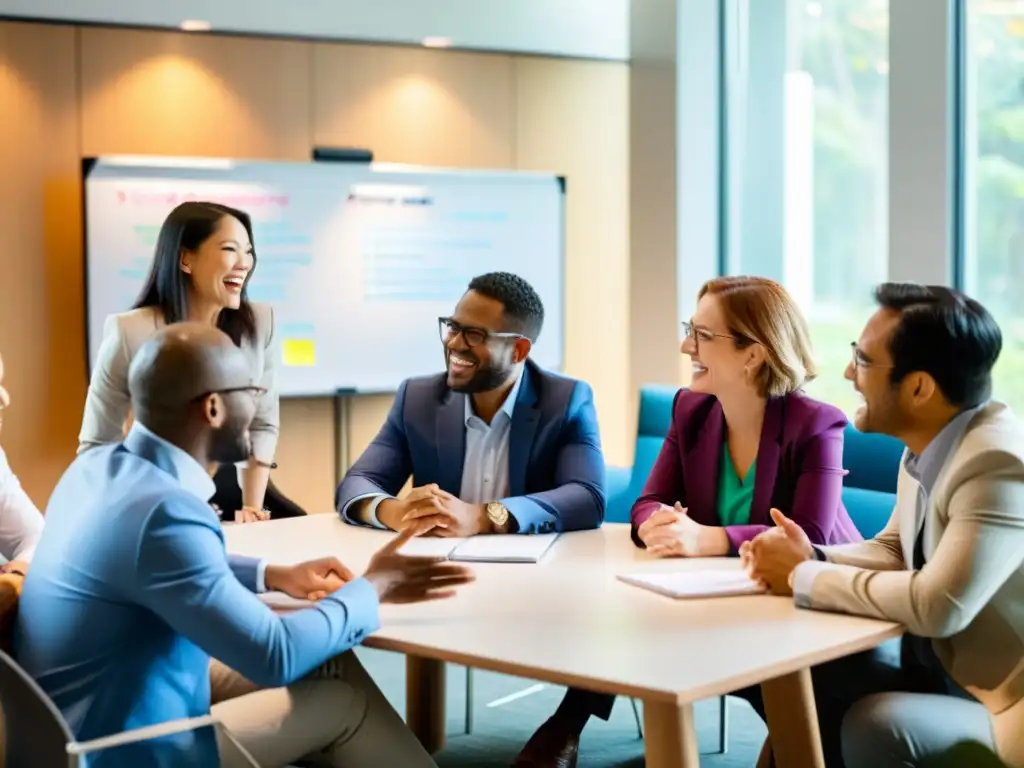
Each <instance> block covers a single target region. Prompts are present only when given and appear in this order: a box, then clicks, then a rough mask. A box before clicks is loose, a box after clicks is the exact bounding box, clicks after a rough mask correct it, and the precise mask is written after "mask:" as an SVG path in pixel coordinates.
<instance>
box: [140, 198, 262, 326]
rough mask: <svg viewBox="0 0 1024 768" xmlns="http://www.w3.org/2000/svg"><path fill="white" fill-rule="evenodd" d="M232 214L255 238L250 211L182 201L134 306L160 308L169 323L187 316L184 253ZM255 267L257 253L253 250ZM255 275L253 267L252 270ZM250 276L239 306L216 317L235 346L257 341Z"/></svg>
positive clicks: (169, 218)
mask: <svg viewBox="0 0 1024 768" xmlns="http://www.w3.org/2000/svg"><path fill="white" fill-rule="evenodd" d="M225 216H231V217H233V218H235V219H238V221H240V222H241V223H242V226H243V227H245V231H246V233H248V235H249V242H250V243H253V246H254V247H255V243H254V242H253V238H252V220H251V219H250V218H249V214H247V213H245V212H244V211H239V210H237V209H235V208H229V207H228V206H226V205H220V204H219V203H205V202H187V203H181V204H180V205H179V206H178V207H177V208H175V209H174V210H173V211H171V212H170V213H169V214H168V215H167V218H166V219H164V223H163V225H162V226H161V227H160V235H159V236H158V237H157V241H156V252H155V253H154V255H153V266H152V267H150V270H149V277H147V278H146V286H145V287H144V288H143V289H142V293H140V294H139V298H138V299H136V300H135V305H134V307H133V309H139V308H141V307H159V308H160V309H161V311H162V312H163V313H164V321H165V322H166V323H167V324H168V325H170V324H171V323H178V322H181V321H182V320H187V319H188V280H189V277H188V276H187V275H186V274H185V273H184V272H182V271H181V252H182V251H194V250H196V249H197V248H199V246H200V245H202V244H203V243H204V242H206V240H207V239H208V238H209V237H210V236H211V235H212V234H213V233H214V232H215V231H216V230H217V226H218V225H219V224H220V221H221V219H223V218H224V217H225ZM252 258H253V269H255V268H256V253H255V251H254V252H253V255H252ZM249 275H250V276H251V275H252V270H249ZM248 288H249V277H246V280H245V284H244V285H243V286H242V300H241V303H240V304H239V306H238V309H222V310H221V312H220V316H219V317H218V318H217V327H218V328H220V329H221V330H222V331H224V333H226V334H227V335H228V336H230V337H231V340H232V341H234V342H235V344H236V345H238V346H241V344H242V340H243V339H244V340H246V341H250V342H253V341H255V340H256V315H255V314H254V313H253V311H252V305H251V304H249V297H248Z"/></svg>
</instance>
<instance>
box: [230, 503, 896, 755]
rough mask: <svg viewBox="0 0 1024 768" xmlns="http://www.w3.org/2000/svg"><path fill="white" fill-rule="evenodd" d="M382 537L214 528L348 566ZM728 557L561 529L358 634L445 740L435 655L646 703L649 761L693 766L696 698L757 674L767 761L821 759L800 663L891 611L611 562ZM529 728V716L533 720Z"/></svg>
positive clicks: (335, 523) (244, 541)
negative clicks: (663, 582)
mask: <svg viewBox="0 0 1024 768" xmlns="http://www.w3.org/2000/svg"><path fill="white" fill-rule="evenodd" d="M393 535H394V534H391V533H388V532H383V531H377V530H371V529H365V528H359V527H356V526H351V525H348V524H346V523H344V522H342V521H341V520H340V519H339V518H338V516H337V515H335V514H318V515H310V516H308V517H305V518H293V519H287V520H279V521H272V522H264V523H250V524H247V525H230V526H225V536H226V540H227V549H228V552H230V553H232V554H242V555H251V556H257V557H264V558H267V559H269V560H270V561H271V562H274V563H281V564H288V563H295V562H300V561H302V560H307V559H312V558H316V557H323V556H325V555H334V556H337V557H338V558H339V559H341V560H342V562H344V563H345V564H346V565H347V566H348V567H349V568H351V569H352V570H353V571H354V572H355V573H357V574H358V573H360V572H361V571H362V570H363V569H364V568H365V567H366V564H367V563H368V562H369V559H370V556H371V555H372V554H373V553H374V552H375V551H376V550H377V549H378V548H379V547H381V546H383V545H384V543H385V542H387V541H388V539H389V538H390V537H391V536H393ZM709 565H710V566H713V567H720V568H738V567H739V563H738V561H737V560H735V559H719V560H714V561H708V560H703V561H701V560H681V559H672V560H656V559H654V558H652V557H650V556H649V555H647V554H646V552H644V551H643V550H640V549H638V548H636V547H635V546H634V545H633V543H632V542H631V541H630V538H629V526H628V525H623V524H606V525H604V526H603V527H602V528H600V529H598V530H596V531H585V532H580V533H570V534H564V535H563V536H561V537H560V538H559V539H558V541H556V542H555V544H554V546H553V547H552V549H551V550H549V552H548V553H547V555H546V556H545V557H544V558H543V559H542V560H541V562H540V563H537V564H522V563H515V564H513V563H508V564H505V563H485V564H473V565H472V566H471V567H472V568H473V570H474V571H475V573H476V577H477V580H476V582H475V583H473V584H471V585H469V586H468V587H465V588H463V589H462V590H460V592H459V594H458V596H457V597H454V598H452V599H450V600H445V601H436V602H430V603H424V604H420V605H411V606H410V605H400V606H393V605H386V606H383V608H382V610H381V624H382V626H381V629H380V630H379V631H378V632H377V633H376V634H374V635H373V636H372V637H370V638H369V639H367V640H366V642H365V645H367V646H369V647H373V648H381V649H386V650H390V651H397V652H399V653H403V654H405V655H406V656H407V667H406V672H407V679H406V686H407V707H406V720H407V722H408V723H409V726H410V727H411V728H412V729H413V731H414V732H415V733H416V734H417V736H418V737H419V738H420V739H421V740H422V742H423V743H424V745H425V746H426V747H427V749H428V750H429V751H431V752H436V751H438V750H439V749H441V748H442V747H443V746H444V740H445V733H444V727H445V724H444V719H445V718H444V714H445V706H444V705H445V701H444V695H445V691H444V665H445V663H446V662H453V663H456V664H462V665H466V666H469V667H478V668H481V669H488V670H492V671H495V672H501V673H505V674H510V675H517V676H520V677H526V678H531V679H536V680H541V681H544V682H548V683H552V684H556V685H569V686H579V687H583V688H588V689H590V690H595V691H602V692H605V693H613V694H618V695H623V696H632V697H635V698H639V699H641V700H643V703H644V737H645V755H646V765H647V766H648V768H693V767H694V766H698V765H699V764H700V758H699V757H698V752H697V736H696V730H695V728H694V720H693V708H692V705H693V703H694V702H697V701H700V700H703V699H708V698H713V697H715V696H720V695H724V694H727V693H729V692H730V691H735V690H738V689H740V688H743V687H746V686H749V685H756V684H761V686H762V691H763V694H764V700H765V708H766V710H767V716H768V727H769V732H770V733H771V738H772V747H773V749H774V753H775V758H776V764H777V765H778V766H779V768H797V767H800V768H804V767H805V766H806V767H807V768H812V767H813V768H823V766H824V760H823V758H822V753H821V741H820V735H819V733H818V727H817V718H816V714H815V707H814V697H813V691H812V688H811V680H810V669H809V668H810V667H812V666H814V665H817V664H820V663H822V662H825V661H830V660H832V659H836V658H839V657H842V656H846V655H849V654H851V653H856V652H858V651H863V650H867V649H869V648H873V647H875V646H877V645H879V644H880V643H882V642H884V641H885V640H887V639H889V638H892V637H897V636H898V635H899V634H900V633H901V631H902V630H901V628H900V627H899V626H898V625H896V624H892V623H889V622H882V621H874V620H869V619H861V618H854V617H850V616H842V615H837V614H828V613H817V612H813V611H806V610H799V609H797V608H796V607H795V606H794V605H793V602H792V600H790V599H787V598H778V597H770V596H767V595H758V596H744V597H727V598H716V599H702V600H673V599H671V598H667V597H663V596H661V595H658V594H655V593H653V592H648V591H646V590H642V589H639V588H637V587H632V586H629V585H627V584H624V583H622V582H620V581H618V580H617V579H616V575H618V574H621V573H639V572H645V571H667V570H680V569H685V568H701V567H705V568H706V567H709ZM538 725H540V723H538Z"/></svg>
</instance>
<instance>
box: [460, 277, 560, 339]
mask: <svg viewBox="0 0 1024 768" xmlns="http://www.w3.org/2000/svg"><path fill="white" fill-rule="evenodd" d="M469 290H471V291H474V292H476V293H479V294H480V295H482V296H486V297H488V298H490V299H494V300H495V301H500V302H501V304H502V306H503V307H504V308H505V330H506V331H508V332H510V333H521V334H522V335H523V336H525V337H526V338H528V339H529V340H530V341H536V340H537V337H538V336H540V330H541V327H542V326H543V325H544V303H543V302H542V301H541V300H540V296H538V295H537V292H536V291H535V290H533V286H531V285H530V284H529V283H528V282H526V281H525V280H523V278H521V277H519V275H513V274H512V273H511V272H488V273H487V274H486V275H480V276H478V277H474V278H473V279H472V280H471V281H470V283H469Z"/></svg>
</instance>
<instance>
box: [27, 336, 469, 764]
mask: <svg viewBox="0 0 1024 768" xmlns="http://www.w3.org/2000/svg"><path fill="white" fill-rule="evenodd" d="M129 390H130V392H131V398H132V408H133V410H134V413H135V424H134V426H133V427H132V429H131V431H130V432H129V433H128V435H127V436H126V438H125V440H124V442H123V443H120V444H115V445H110V446H105V447H101V448H96V449H93V450H91V451H86V452H85V453H83V454H81V455H80V456H79V457H78V458H77V459H76V460H75V462H74V463H73V464H72V465H71V467H70V468H69V469H68V471H67V472H66V473H65V474H64V477H63V478H61V480H60V483H59V484H58V485H57V488H56V489H55V490H54V493H53V496H52V497H51V499H50V504H49V506H48V508H47V519H48V523H49V524H48V526H47V527H46V529H45V530H44V533H43V536H42V539H41V541H40V543H39V546H38V549H37V551H36V555H35V559H34V561H33V565H32V569H31V570H30V571H29V575H28V578H27V579H26V583H25V590H24V593H23V595H22V598H21V604H20V611H19V622H18V628H17V635H16V650H17V656H18V659H19V661H20V662H21V663H22V665H23V666H24V667H25V669H26V670H27V671H28V673H29V674H31V675H32V676H33V677H34V678H35V679H36V680H37V681H38V682H39V684H40V685H41V686H42V688H43V689H44V690H45V691H46V692H47V693H48V694H49V695H50V697H51V698H52V699H53V701H54V703H55V704H56V705H57V706H58V707H59V708H60V710H61V712H63V714H64V717H65V718H66V719H67V721H68V723H69V724H70V726H71V728H72V730H73V731H74V733H75V736H76V737H77V738H78V739H79V740H88V739H94V738H98V737H101V736H106V735H109V734H113V733H118V732H121V731H125V730H128V729H132V728H137V727H140V726H146V725H152V724H155V723H160V722H165V721H169V720H176V719H179V718H188V717H198V716H201V715H206V714H208V713H210V711H211V698H214V699H215V700H221V701H220V703H216V704H215V705H214V706H213V708H212V711H213V714H214V715H216V716H217V717H218V719H219V720H220V721H221V722H222V723H224V724H225V725H226V726H227V728H228V730H229V731H230V732H231V733H232V734H233V736H234V737H235V738H236V739H237V740H238V742H240V743H241V745H242V746H243V747H244V748H245V749H246V750H247V751H248V752H249V753H250V754H252V756H253V757H254V758H255V759H256V761H257V762H258V763H259V765H261V766H263V768H275V767H276V766H284V765H287V764H289V763H291V762H293V761H295V760H298V759H301V758H303V757H305V756H316V757H318V758H321V759H326V761H327V762H328V763H329V764H330V765H333V766H337V767H338V768H341V766H345V768H358V767H359V766H366V767H367V768H370V767H371V766H373V768H377V767H378V766H385V765H386V766H403V768H408V767H411V768H419V767H420V766H424V767H425V766H433V765H434V762H433V760H432V759H431V758H430V756H429V755H427V753H426V752H425V751H424V750H423V749H422V747H421V746H420V744H419V742H418V741H416V739H415V738H414V737H413V735H412V734H411V733H410V732H409V730H408V729H407V728H406V726H405V724H404V723H403V722H402V721H401V719H400V718H399V716H398V715H397V713H396V712H395V711H394V710H393V709H392V708H391V707H390V705H389V704H388V703H387V701H386V700H385V699H384V697H383V696H382V695H381V693H380V691H379V690H378V689H377V688H376V686H375V685H374V684H373V682H372V680H370V678H369V676H368V675H367V674H366V672H365V671H364V670H363V668H362V667H361V666H360V665H359V662H358V661H357V660H356V658H355V656H354V655H353V654H351V653H346V654H345V655H344V656H341V657H339V658H337V659H335V657H338V656H339V654H342V653H343V652H345V651H348V650H349V649H351V648H352V647H353V646H355V645H357V644H358V643H359V642H360V641H361V640H362V639H363V638H364V637H366V636H367V635H368V634H370V633H371V632H373V631H375V630H376V629H377V627H378V622H379V619H378V610H379V604H380V603H381V602H388V601H389V600H398V599H401V600H402V601H408V600H409V599H410V598H412V600H414V601H415V600H423V599H431V598H436V597H445V596H448V595H450V594H451V589H452V588H453V587H455V586H458V585H460V584H462V583H465V582H466V581H468V580H470V578H471V576H470V575H469V573H468V572H467V571H466V570H465V569H463V568H460V567H458V566H455V565H454V564H450V563H446V562H441V561H436V560H433V559H428V558H408V557H403V556H401V555H399V554H397V550H398V548H399V547H400V546H401V544H402V543H404V540H406V539H407V538H408V536H407V535H403V536H400V537H397V538H396V539H394V540H392V541H391V542H390V543H389V544H388V546H387V547H385V548H384V549H382V550H381V551H380V552H379V553H378V554H377V555H376V556H375V557H374V558H373V560H372V561H371V563H370V566H369V567H368V569H367V571H366V573H365V574H364V576H363V577H362V578H358V579H357V578H353V576H352V574H351V573H349V572H348V571H347V570H346V569H345V567H344V566H343V565H342V564H341V563H339V562H338V561H337V560H335V559H333V558H326V559H324V560H319V561H314V562H309V563H303V564H300V565H297V566H290V567H281V566H268V565H266V564H265V563H263V562H259V561H256V560H253V559H249V558H242V557H229V556H228V555H226V554H225V551H224V540H223V535H222V532H221V526H220V522H219V521H218V519H217V516H216V514H215V513H214V511H213V510H212V509H211V508H210V505H209V503H208V502H209V499H210V497H211V496H212V494H213V492H214V485H213V481H212V480H211V478H210V476H209V474H208V472H207V470H206V467H208V466H209V465H210V464H211V463H214V462H224V463H231V462H237V461H241V460H244V459H245V458H247V457H248V456H249V452H250V444H249V424H250V422H251V421H252V418H253V414H254V413H255V410H256V399H255V396H256V395H257V394H258V392H259V391H258V388H257V387H256V386H254V384H253V382H252V380H251V379H250V372H249V367H248V363H247V361H246V359H245V356H244V355H243V353H242V352H241V350H239V349H238V347H236V346H235V345H234V344H233V343H232V342H231V340H230V339H229V338H228V337H227V336H226V335H224V334H223V333H221V332H220V331H218V330H216V329H214V328H211V327H209V326H206V325H193V324H184V323H183V324H178V325H172V326H169V327H168V328H166V329H165V330H163V331H161V332H160V333H158V334H157V335H156V336H155V337H154V338H153V339H152V340H151V341H149V342H148V343H147V344H146V345H145V346H143V347H142V349H141V350H140V351H139V352H138V354H137V355H136V357H135V359H134V360H133V362H132V365H131V368H130V370H129ZM263 589H276V590H280V591H283V592H286V593H288V594H290V595H293V596H295V597H307V596H309V595H311V594H314V593H316V594H319V593H327V594H326V596H324V597H323V598H322V599H320V600H319V601H318V602H317V603H316V604H315V606H314V607H311V608H307V609H305V610H301V611H296V612H293V613H290V614H286V615H277V614H275V613H273V612H272V611H271V610H270V609H269V608H267V607H266V606H265V605H264V604H263V603H262V602H261V601H260V600H259V599H258V598H257V597H256V595H255V593H256V592H260V591H262V590H263ZM211 656H212V657H214V658H216V659H219V660H220V661H221V662H223V665H219V664H217V663H216V662H215V663H214V669H213V672H214V674H213V681H214V690H213V691H212V696H211V684H210V679H211V675H210V672H211V670H210V658H211ZM328 661H330V662H331V663H330V664H329V665H327V666H326V667H324V668H323V669H321V670H319V671H318V672H317V673H316V674H314V675H312V676H310V673H311V672H314V671H315V670H317V669H318V667H320V666H321V665H323V664H324V663H325V662H328ZM231 670H237V672H232V671H231ZM326 670H330V672H329V673H328V672H327V671H326ZM303 678H306V679H303ZM249 681H252V682H249ZM297 681H298V682H297ZM285 686H287V687H285ZM218 689H220V690H218ZM218 736H220V735H219V734H218V735H215V734H214V733H212V732H211V731H210V729H203V730H200V731H197V732H189V733H185V734H180V735H176V736H171V737H164V738H162V739H157V740H152V741H149V742H146V743H142V744H137V745H132V746H125V747H119V748H117V749H113V750H107V751H106V752H103V753H100V754H99V755H98V756H97V757H95V758H94V759H93V760H91V761H90V765H91V766H93V768H136V766H140V765H145V766H158V767H160V768H163V767H165V766H166V768H171V766H175V767H177V766H184V765H188V766H210V767H211V768H212V767H213V766H218V765H222V764H223V765H226V766H235V765H248V763H246V762H244V758H243V757H242V755H241V753H240V752H239V751H238V750H237V749H234V748H232V745H230V744H229V743H228V742H227V741H225V740H223V737H222V736H221V737H220V744H219V745H218ZM222 761H223V762H222ZM239 761H243V762H239Z"/></svg>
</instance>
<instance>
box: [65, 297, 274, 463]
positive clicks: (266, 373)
mask: <svg viewBox="0 0 1024 768" xmlns="http://www.w3.org/2000/svg"><path fill="white" fill-rule="evenodd" d="M252 308H253V312H254V313H255V315H256V332H257V338H258V342H257V343H254V344H253V343H248V342H243V343H242V351H244V352H245V354H246V356H247V357H248V358H249V362H250V364H251V366H252V375H253V380H254V381H257V382H259V384H260V386H262V387H265V388H266V390H267V393H266V394H265V395H263V396H262V397H261V398H260V401H259V404H258V406H257V408H256V416H255V418H254V419H253V421H252V426H251V427H250V432H251V435H252V450H253V456H254V457H255V458H256V459H258V460H259V461H261V462H265V463H271V462H273V460H274V452H275V450H276V449H277V433H278V425H279V422H280V397H279V394H278V389H277V380H276V372H277V366H278V352H277V343H276V341H275V339H274V312H273V310H272V309H271V308H270V306H269V305H266V304H253V305H252ZM164 325H166V323H165V322H164V316H163V312H161V311H160V310H159V309H158V308H155V307H144V308H142V309H133V310H131V311H129V312H122V313H121V314H119V315H111V316H110V317H108V318H107V321H106V323H105V324H104V326H103V342H102V344H101V345H100V350H99V354H98V355H97V356H96V365H95V367H94V368H93V371H92V380H91V381H90V382H89V393H88V395H87V396H86V399H85V414H84V416H83V418H82V431H81V432H80V433H79V435H78V452H79V453H81V452H82V451H84V450H86V449H88V448H91V447H93V446H96V445H104V444H106V443H113V442H117V441H118V440H120V439H121V438H122V437H123V435H124V428H125V422H126V421H127V420H128V414H129V412H130V410H131V401H130V398H129V396H128V366H129V365H130V364H131V361H132V358H133V357H134V356H135V353H136V352H137V351H138V350H139V348H140V347H141V346H142V345H143V344H144V343H145V342H146V341H148V340H149V339H150V337H152V336H153V334H154V333H156V331H157V329H158V328H161V327H163V326H164Z"/></svg>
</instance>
